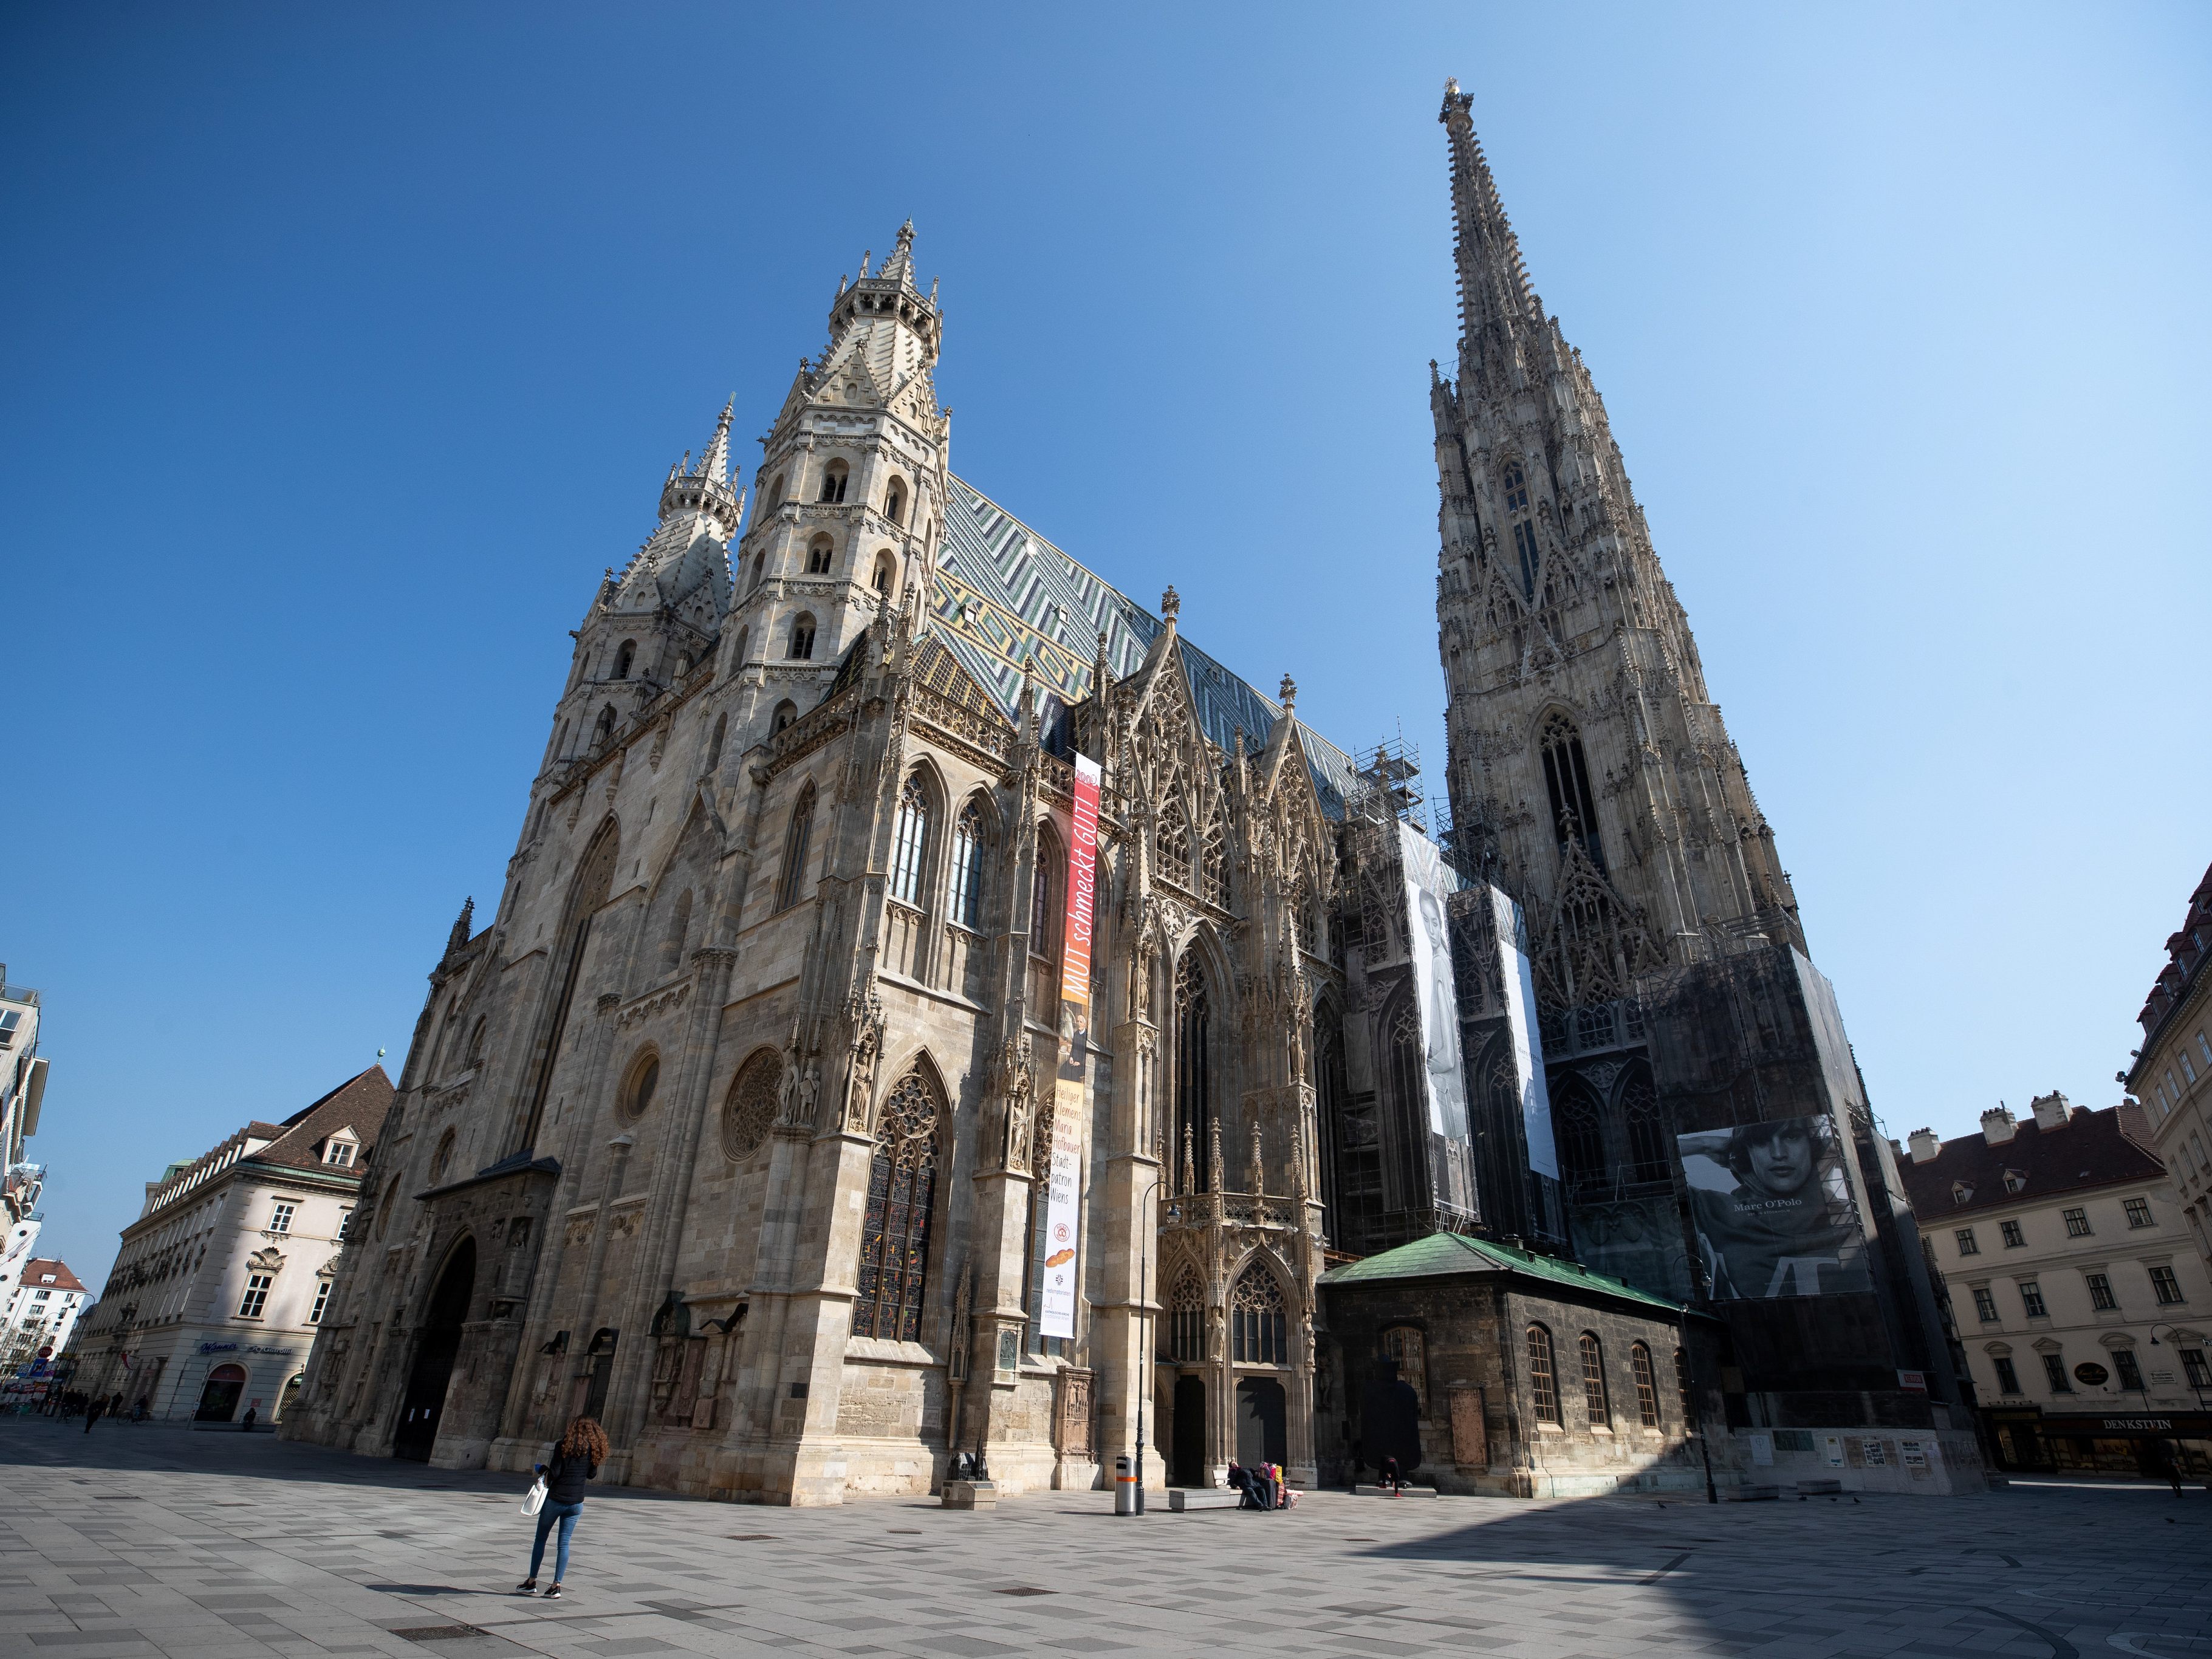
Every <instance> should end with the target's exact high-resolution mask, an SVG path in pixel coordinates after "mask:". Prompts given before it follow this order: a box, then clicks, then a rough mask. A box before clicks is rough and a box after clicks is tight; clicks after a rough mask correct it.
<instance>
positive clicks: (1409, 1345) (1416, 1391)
mask: <svg viewBox="0 0 2212 1659" xmlns="http://www.w3.org/2000/svg"><path fill="white" fill-rule="evenodd" d="M1383 1358H1385V1359H1392V1360H1395V1361H1396V1362H1397V1365H1398V1380H1399V1381H1400V1382H1401V1383H1406V1384H1407V1385H1408V1386H1409V1387H1410V1388H1412V1389H1413V1398H1414V1399H1415V1400H1416V1401H1419V1406H1418V1407H1417V1409H1418V1411H1419V1414H1420V1415H1421V1416H1423V1417H1426V1416H1427V1415H1428V1414H1429V1345H1428V1338H1427V1337H1426V1336H1425V1335H1424V1334H1422V1333H1421V1332H1420V1331H1419V1329H1418V1328H1415V1327H1413V1326H1412V1325H1393V1326H1392V1327H1391V1328H1389V1330H1387V1331H1385V1332H1383Z"/></svg>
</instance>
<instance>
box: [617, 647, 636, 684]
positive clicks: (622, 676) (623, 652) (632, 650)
mask: <svg viewBox="0 0 2212 1659" xmlns="http://www.w3.org/2000/svg"><path fill="white" fill-rule="evenodd" d="M636 660H637V641H635V640H624V641H623V642H622V649H620V650H619V651H617V652H616V653H615V671H614V678H616V679H618V680H626V679H628V678H629V665H631V664H632V663H634V662H635V661H636Z"/></svg>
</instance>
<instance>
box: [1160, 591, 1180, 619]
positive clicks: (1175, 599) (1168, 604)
mask: <svg viewBox="0 0 2212 1659" xmlns="http://www.w3.org/2000/svg"><path fill="white" fill-rule="evenodd" d="M1181 610H1182V594H1180V593H1178V592H1176V591H1175V589H1174V588H1172V587H1170V588H1169V589H1168V591H1167V592H1164V593H1163V594H1161V595H1160V617H1161V619H1162V620H1163V621H1164V622H1166V623H1168V624H1169V625H1170V626H1173V625H1174V623H1175V619H1176V612H1177V611H1181Z"/></svg>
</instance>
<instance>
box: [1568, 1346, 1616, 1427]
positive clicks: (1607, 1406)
mask: <svg viewBox="0 0 2212 1659" xmlns="http://www.w3.org/2000/svg"><path fill="white" fill-rule="evenodd" d="M1577 1346H1579V1347H1580V1348H1581V1350H1582V1359H1583V1410H1585V1411H1586V1412H1588V1413H1589V1425H1590V1427H1592V1428H1594V1429H1610V1428H1611V1427H1612V1426H1613V1395H1612V1391H1611V1390H1610V1389H1607V1387H1606V1382H1605V1345H1604V1344H1603V1343H1601V1342H1600V1341H1599V1340H1598V1339H1597V1333H1596V1332H1595V1331H1584V1332H1583V1334H1582V1340H1581V1342H1580V1343H1579V1344H1578V1345H1577Z"/></svg>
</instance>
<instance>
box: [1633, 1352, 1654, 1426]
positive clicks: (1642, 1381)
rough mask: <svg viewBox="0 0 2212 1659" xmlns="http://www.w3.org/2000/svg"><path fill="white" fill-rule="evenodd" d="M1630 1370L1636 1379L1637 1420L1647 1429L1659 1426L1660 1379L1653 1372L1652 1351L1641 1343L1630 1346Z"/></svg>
mask: <svg viewBox="0 0 2212 1659" xmlns="http://www.w3.org/2000/svg"><path fill="white" fill-rule="evenodd" d="M1628 1369H1629V1370H1630V1371H1631V1372H1632V1373H1633V1374H1634V1376H1635V1378H1636V1420H1637V1421H1638V1422H1639V1423H1641V1424H1643V1425H1644V1427H1645V1428H1647V1429H1656V1428H1657V1427H1658V1426H1659V1379H1658V1377H1657V1376H1655V1375H1654V1374H1653V1372H1652V1370H1651V1350H1650V1349H1649V1348H1647V1347H1645V1346H1644V1345H1643V1344H1642V1343H1641V1342H1632V1343H1630V1344H1629V1346H1628Z"/></svg>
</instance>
